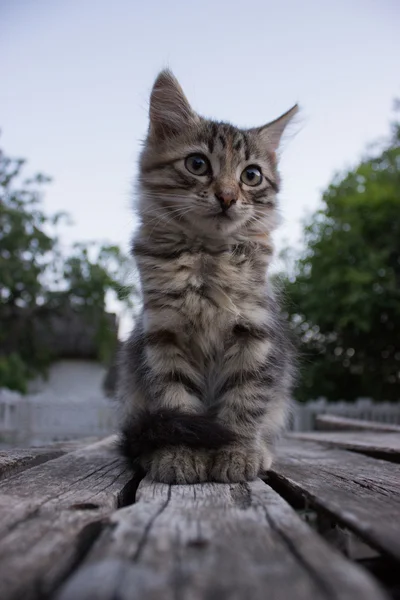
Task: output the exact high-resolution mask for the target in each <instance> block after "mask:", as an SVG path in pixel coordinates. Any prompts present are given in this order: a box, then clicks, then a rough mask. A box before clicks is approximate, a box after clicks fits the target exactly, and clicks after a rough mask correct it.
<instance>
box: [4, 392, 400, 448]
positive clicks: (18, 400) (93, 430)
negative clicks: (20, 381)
mask: <svg viewBox="0 0 400 600" xmlns="http://www.w3.org/2000/svg"><path fill="white" fill-rule="evenodd" d="M321 414H331V415H337V416H342V417H349V418H353V419H365V420H367V421H378V422H380V423H391V424H398V425H400V403H397V404H390V403H387V402H383V403H374V402H372V400H370V399H366V398H361V399H359V400H357V401H356V402H354V403H350V402H335V403H328V402H327V401H326V400H325V399H323V398H322V399H319V400H315V401H312V402H308V403H307V404H301V405H296V407H295V410H294V413H293V416H292V420H291V424H290V429H291V430H292V431H312V430H313V429H315V419H316V416H317V415H321ZM116 423H117V419H116V411H115V407H114V405H113V402H112V401H111V400H108V399H107V398H104V397H100V396H95V397H92V398H88V399H86V400H84V401H80V402H79V401H76V400H74V399H67V398H63V399H62V400H60V399H56V398H55V397H54V396H53V395H52V394H50V393H49V394H44V393H42V394H30V395H28V396H21V395H20V394H17V393H14V392H10V391H7V390H0V446H1V445H3V447H6V446H9V445H12V446H16V445H19V446H35V445H40V444H46V443H50V442H53V441H63V440H71V439H79V438H83V437H91V436H96V437H101V436H106V435H109V434H110V433H113V432H115V431H116Z"/></svg>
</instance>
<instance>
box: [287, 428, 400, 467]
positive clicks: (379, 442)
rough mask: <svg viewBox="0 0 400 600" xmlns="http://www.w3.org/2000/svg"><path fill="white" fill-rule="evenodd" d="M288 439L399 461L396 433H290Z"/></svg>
mask: <svg viewBox="0 0 400 600" xmlns="http://www.w3.org/2000/svg"><path fill="white" fill-rule="evenodd" d="M288 437H290V438H293V439H297V440H308V441H312V442H320V443H321V444H327V445H329V446H336V447H338V448H346V449H347V450H355V451H357V452H363V453H365V454H369V455H372V456H376V457H377V458H386V459H388V460H394V461H396V460H397V459H398V460H399V461H400V435H399V434H398V433H374V432H368V433H367V432H365V431H364V432H359V431H356V432H350V431H347V432H343V431H342V432H325V431H324V432H322V431H318V432H315V431H313V432H307V433H291V434H288Z"/></svg>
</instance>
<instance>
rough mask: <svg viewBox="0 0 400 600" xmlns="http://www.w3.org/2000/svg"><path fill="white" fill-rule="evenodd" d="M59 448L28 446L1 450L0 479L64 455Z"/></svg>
mask: <svg viewBox="0 0 400 600" xmlns="http://www.w3.org/2000/svg"><path fill="white" fill-rule="evenodd" d="M63 454H64V452H63V451H62V450H61V449H59V448H26V449H20V448H18V449H15V450H11V451H8V450H7V451H0V480H1V479H5V478H6V477H8V476H9V475H12V474H15V473H19V472H20V471H24V470H25V469H30V468H31V467H36V466H37V465H40V464H42V463H44V462H47V461H48V460H52V459H53V458H58V457H59V456H62V455H63Z"/></svg>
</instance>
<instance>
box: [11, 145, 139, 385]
mask: <svg viewBox="0 0 400 600" xmlns="http://www.w3.org/2000/svg"><path fill="white" fill-rule="evenodd" d="M24 164H25V161H23V160H15V159H12V158H9V157H7V156H6V155H5V154H4V153H3V152H2V151H0V387H2V386H6V387H10V388H11V389H18V390H20V391H25V390H26V386H27V382H28V380H29V379H30V378H31V377H33V376H35V375H36V374H38V373H45V371H46V368H47V367H48V365H49V363H50V361H51V355H50V353H49V351H48V349H47V348H46V347H44V346H43V344H42V343H41V340H40V339H38V336H37V335H36V334H35V319H36V318H38V317H39V318H45V317H46V315H51V314H52V313H53V314H54V311H62V310H63V309H64V308H65V307H66V306H67V305H68V307H70V308H72V309H73V310H75V311H80V312H82V313H83V314H84V315H85V318H87V319H88V320H92V321H94V322H96V323H98V324H99V326H98V339H97V342H98V348H99V358H102V359H104V360H107V359H109V358H110V355H111V353H112V351H113V348H114V346H115V342H116V340H115V339H114V338H115V336H114V334H113V333H112V332H110V330H109V327H108V325H107V324H106V321H107V320H106V318H105V310H106V301H107V298H109V296H110V295H114V296H115V297H116V299H117V300H119V301H121V302H124V303H125V304H130V303H131V301H132V292H133V290H132V287H131V286H126V285H124V284H123V280H124V278H125V274H126V271H127V268H128V259H127V258H126V257H125V256H124V255H123V254H122V253H121V251H120V249H119V248H118V247H117V246H112V245H99V244H96V243H86V244H76V245H75V246H74V247H73V248H72V251H71V252H70V253H69V255H67V256H65V257H64V256H63V255H62V254H61V252H60V244H59V240H58V235H57V224H58V223H59V221H60V219H61V218H62V217H66V216H67V215H65V214H64V213H63V214H61V213H59V214H55V215H47V214H46V213H45V212H44V211H43V209H42V204H41V203H42V195H43V186H44V185H45V184H47V183H48V182H49V181H50V180H49V178H48V177H46V176H44V175H41V174H39V175H36V176H35V177H33V178H30V179H25V178H24V177H23V167H24ZM107 323H108V322H107Z"/></svg>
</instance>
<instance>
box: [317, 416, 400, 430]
mask: <svg viewBox="0 0 400 600" xmlns="http://www.w3.org/2000/svg"><path fill="white" fill-rule="evenodd" d="M315 426H316V428H317V429H318V430H320V431H382V432H383V431H386V432H396V431H397V432H400V425H391V424H389V423H378V422H377V421H366V420H362V419H349V418H347V417H337V416H336V415H317V416H316V418H315Z"/></svg>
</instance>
